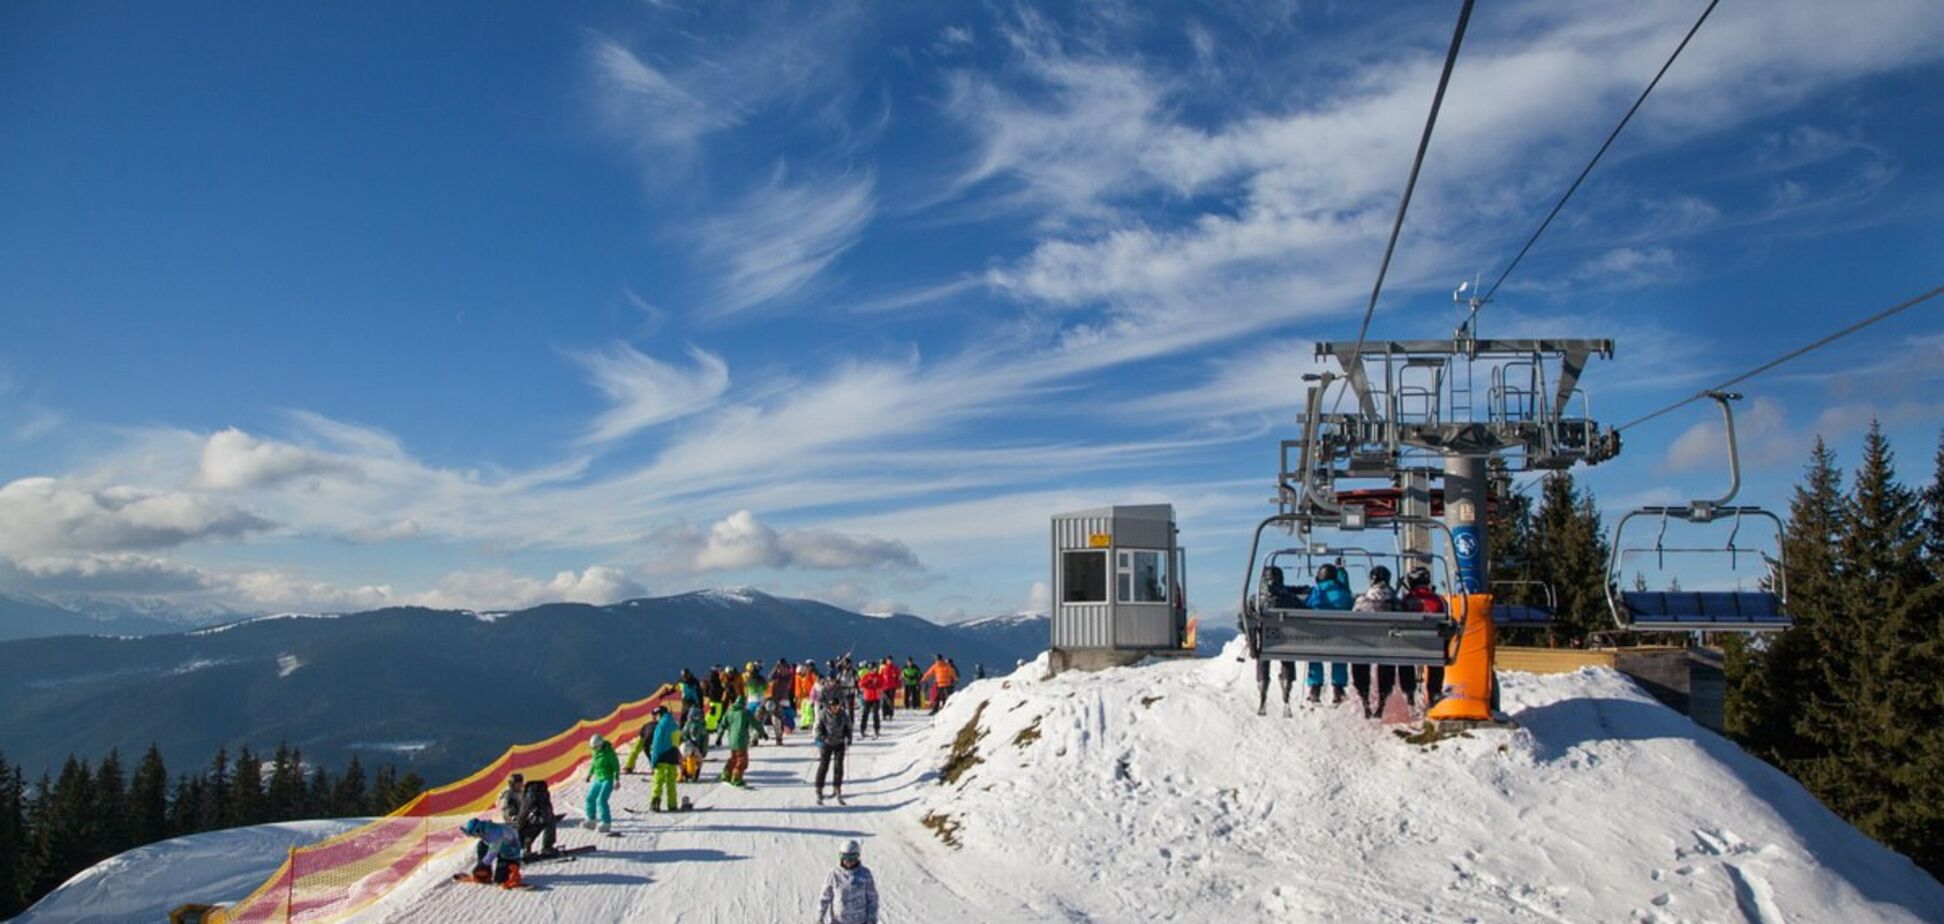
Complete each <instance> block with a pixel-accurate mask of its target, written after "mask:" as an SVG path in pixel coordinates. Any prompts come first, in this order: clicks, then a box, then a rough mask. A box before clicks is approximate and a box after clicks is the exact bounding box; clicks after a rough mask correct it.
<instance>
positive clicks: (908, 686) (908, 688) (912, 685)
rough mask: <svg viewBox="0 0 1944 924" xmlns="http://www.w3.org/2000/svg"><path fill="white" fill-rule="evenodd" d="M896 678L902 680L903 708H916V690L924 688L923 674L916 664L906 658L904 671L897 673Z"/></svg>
mask: <svg viewBox="0 0 1944 924" xmlns="http://www.w3.org/2000/svg"><path fill="white" fill-rule="evenodd" d="M898 676H899V678H900V679H902V680H904V707H905V708H906V709H916V708H918V702H919V700H918V688H919V687H921V686H924V677H925V672H924V671H923V670H920V669H919V667H918V662H916V661H913V660H912V659H910V658H909V657H907V658H905V663H904V669H903V670H901V671H899V672H898Z"/></svg>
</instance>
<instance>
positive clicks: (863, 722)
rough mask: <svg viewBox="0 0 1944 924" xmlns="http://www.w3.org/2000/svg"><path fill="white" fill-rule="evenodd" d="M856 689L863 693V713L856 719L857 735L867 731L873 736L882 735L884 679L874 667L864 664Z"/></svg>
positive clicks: (879, 736) (860, 735)
mask: <svg viewBox="0 0 1944 924" xmlns="http://www.w3.org/2000/svg"><path fill="white" fill-rule="evenodd" d="M857 689H858V691H859V692H861V693H863V694H864V715H863V717H862V718H860V719H858V720H857V735H858V737H860V738H861V737H863V736H864V734H865V733H866V732H869V733H870V735H871V737H873V738H881V737H883V735H884V718H883V716H884V680H883V679H882V678H881V677H879V675H878V671H877V668H876V667H872V666H870V665H866V666H865V667H864V669H863V670H862V671H860V672H859V675H858V678H857Z"/></svg>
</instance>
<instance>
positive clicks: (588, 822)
mask: <svg viewBox="0 0 1944 924" xmlns="http://www.w3.org/2000/svg"><path fill="white" fill-rule="evenodd" d="M594 824H595V822H594V819H592V818H583V819H581V827H583V828H586V829H587V830H589V831H592V830H594Z"/></svg>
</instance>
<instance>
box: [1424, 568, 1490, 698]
mask: <svg viewBox="0 0 1944 924" xmlns="http://www.w3.org/2000/svg"><path fill="white" fill-rule="evenodd" d="M1446 600H1447V605H1448V606H1450V607H1451V610H1450V611H1451V613H1452V614H1453V615H1454V616H1456V617H1457V618H1458V619H1459V621H1460V625H1459V628H1458V654H1457V655H1456V656H1455V657H1453V658H1452V659H1451V666H1449V667H1447V668H1445V674H1444V678H1445V689H1444V700H1443V701H1441V702H1439V703H1438V704H1437V705H1436V706H1433V707H1431V711H1430V712H1428V713H1425V717H1426V718H1429V719H1434V720H1445V721H1453V720H1456V721H1478V722H1486V721H1491V718H1492V653H1493V650H1494V648H1495V647H1496V644H1497V642H1496V635H1495V634H1494V632H1493V628H1492V595H1491V594H1451V595H1450V596H1449V597H1447V598H1446Z"/></svg>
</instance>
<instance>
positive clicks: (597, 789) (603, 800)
mask: <svg viewBox="0 0 1944 924" xmlns="http://www.w3.org/2000/svg"><path fill="white" fill-rule="evenodd" d="M587 748H588V750H589V751H590V752H592V753H591V758H590V759H589V761H588V764H587V780H588V783H589V784H590V785H589V786H588V787H587V804H586V805H585V806H584V811H583V812H582V814H584V815H586V816H587V820H585V821H583V822H582V824H583V825H585V826H586V827H589V828H592V827H594V826H595V824H596V823H597V822H598V823H599V824H600V829H601V833H603V834H606V833H607V832H608V831H610V830H612V828H613V826H614V813H613V811H612V810H610V809H609V808H608V797H609V796H612V795H614V788H615V787H616V786H618V785H620V779H621V758H620V757H619V756H617V755H616V754H615V753H614V745H612V744H609V743H608V740H607V739H606V738H603V737H601V736H600V735H598V734H597V735H595V736H594V737H592V738H589V739H587Z"/></svg>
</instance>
